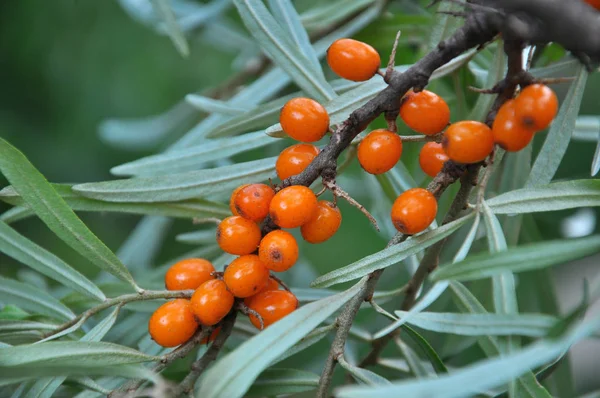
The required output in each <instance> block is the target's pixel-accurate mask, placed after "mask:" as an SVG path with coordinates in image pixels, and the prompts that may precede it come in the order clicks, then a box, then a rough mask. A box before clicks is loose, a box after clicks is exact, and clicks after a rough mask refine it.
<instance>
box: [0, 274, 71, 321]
mask: <svg viewBox="0 0 600 398" xmlns="http://www.w3.org/2000/svg"><path fill="white" fill-rule="evenodd" d="M0 302H2V303H4V304H14V305H17V306H19V307H20V308H22V309H24V310H26V311H30V312H32V313H34V314H40V315H46V316H49V317H51V318H56V319H60V320H65V321H68V320H70V319H72V318H74V317H75V314H73V312H72V311H71V310H70V309H69V308H67V307H66V306H64V305H63V304H62V303H60V302H59V301H58V300H56V299H55V298H54V297H52V296H50V295H49V294H48V293H46V292H44V291H42V290H40V289H36V288H34V287H33V286H30V285H26V284H24V283H21V282H17V281H14V280H12V279H6V278H3V277H0Z"/></svg>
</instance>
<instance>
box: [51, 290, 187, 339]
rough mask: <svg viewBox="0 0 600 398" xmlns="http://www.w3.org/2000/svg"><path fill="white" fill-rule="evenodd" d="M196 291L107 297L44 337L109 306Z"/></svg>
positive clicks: (167, 297) (168, 297)
mask: <svg viewBox="0 0 600 398" xmlns="http://www.w3.org/2000/svg"><path fill="white" fill-rule="evenodd" d="M193 293H194V291H193V290H144V291H143V292H141V293H131V294H124V295H122V296H118V297H115V298H111V299H106V300H104V302H102V303H100V304H98V305H97V306H95V307H92V308H90V309H89V310H87V311H85V312H82V313H81V314H79V315H78V316H76V317H75V318H73V319H71V320H70V321H68V322H65V323H63V324H62V325H60V326H58V327H57V328H56V329H54V330H52V331H50V332H48V333H46V334H45V335H43V336H42V337H43V338H47V337H50V336H53V335H55V334H57V333H60V332H62V331H63V330H65V329H68V328H70V327H71V326H73V325H75V324H77V322H79V321H81V320H84V321H85V320H87V319H89V318H90V317H91V316H93V315H95V314H97V313H98V312H100V311H102V310H105V309H107V308H110V307H113V306H115V305H124V304H127V303H132V302H134V301H144V300H157V299H176V298H190V297H192V294H193Z"/></svg>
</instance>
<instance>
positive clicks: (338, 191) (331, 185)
mask: <svg viewBox="0 0 600 398" xmlns="http://www.w3.org/2000/svg"><path fill="white" fill-rule="evenodd" d="M323 185H324V186H325V187H326V188H327V189H329V190H330V191H331V192H332V193H333V196H334V198H337V197H340V198H344V199H346V201H347V202H348V203H350V204H351V205H352V206H354V207H356V208H357V209H358V210H360V211H361V212H362V213H363V214H364V215H365V216H367V218H368V219H369V221H371V223H372V224H373V225H374V226H375V229H376V230H377V231H379V225H377V220H376V219H375V217H373V215H371V213H369V211H368V210H367V209H366V208H365V207H364V206H363V205H361V204H360V203H358V202H357V201H356V200H355V199H354V198H353V197H352V196H350V194H348V192H346V191H344V190H343V189H342V188H340V187H339V186H338V185H337V184H336V183H335V182H333V181H331V180H328V179H325V178H323Z"/></svg>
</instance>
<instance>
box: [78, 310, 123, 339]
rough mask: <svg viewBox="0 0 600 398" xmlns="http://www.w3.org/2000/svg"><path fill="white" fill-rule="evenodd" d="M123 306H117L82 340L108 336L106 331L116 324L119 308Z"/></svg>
mask: <svg viewBox="0 0 600 398" xmlns="http://www.w3.org/2000/svg"><path fill="white" fill-rule="evenodd" d="M120 309H121V308H120V307H119V306H117V307H116V308H115V309H114V310H112V312H111V313H110V314H109V315H108V316H107V317H106V318H104V319H103V320H101V321H100V322H98V324H97V325H96V326H94V327H93V328H92V329H91V330H90V331H89V332H87V333H86V334H85V335H84V336H83V337H82V338H81V339H80V341H100V340H102V339H103V338H104V336H106V333H108V331H109V330H110V329H111V328H112V327H113V326H114V324H115V322H116V321H117V317H118V316H119V310H120Z"/></svg>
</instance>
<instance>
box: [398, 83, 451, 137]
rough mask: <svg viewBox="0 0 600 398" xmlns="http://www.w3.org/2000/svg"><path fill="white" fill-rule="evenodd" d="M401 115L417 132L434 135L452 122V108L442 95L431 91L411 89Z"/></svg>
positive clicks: (401, 107)
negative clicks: (416, 91) (414, 90)
mask: <svg viewBox="0 0 600 398" xmlns="http://www.w3.org/2000/svg"><path fill="white" fill-rule="evenodd" d="M400 117H401V118H402V120H403V121H404V123H406V125H407V126H408V127H410V128H411V129H413V130H415V131H416V132H418V133H421V134H425V135H432V134H437V133H439V132H440V131H442V130H443V129H445V128H446V126H447V125H448V123H449V122H450V108H449V107H448V104H446V101H444V99H443V98H442V97H440V96H439V95H437V94H435V93H432V92H431V91H427V90H423V91H421V92H418V93H415V92H412V91H411V92H409V93H408V94H406V96H405V97H404V100H403V102H402V105H401V106H400Z"/></svg>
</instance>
